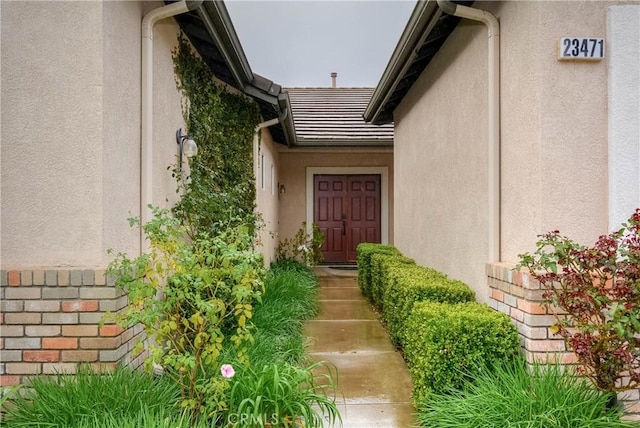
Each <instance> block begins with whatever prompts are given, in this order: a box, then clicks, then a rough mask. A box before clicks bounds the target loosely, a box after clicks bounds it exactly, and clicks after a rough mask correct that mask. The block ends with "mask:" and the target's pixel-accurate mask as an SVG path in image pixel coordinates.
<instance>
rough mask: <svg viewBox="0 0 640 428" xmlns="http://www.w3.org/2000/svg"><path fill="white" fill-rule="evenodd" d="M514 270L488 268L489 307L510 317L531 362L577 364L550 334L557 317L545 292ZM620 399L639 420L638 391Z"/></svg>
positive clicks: (503, 266) (500, 266) (504, 266)
mask: <svg viewBox="0 0 640 428" xmlns="http://www.w3.org/2000/svg"><path fill="white" fill-rule="evenodd" d="M514 268H515V264H512V263H490V264H487V279H488V283H489V288H490V296H489V306H491V307H492V308H493V309H495V310H498V311H500V312H502V313H505V314H507V315H509V316H510V317H511V320H512V321H513V323H514V324H515V325H516V328H517V329H518V333H519V335H520V344H521V346H522V352H523V354H524V356H525V357H526V359H527V361H528V362H530V363H531V362H533V361H541V362H546V361H557V360H559V361H561V362H562V363H563V364H575V363H576V362H577V359H576V356H575V354H574V353H573V352H570V351H567V350H566V348H565V344H564V340H563V339H562V338H561V337H559V336H556V335H554V334H553V333H552V332H551V331H550V330H549V328H550V327H551V326H552V325H553V324H554V323H555V316H554V314H553V313H552V312H549V311H547V310H546V309H545V308H544V307H543V306H542V304H541V303H542V293H543V292H544V290H543V289H542V288H541V285H540V283H539V282H538V281H537V280H535V279H533V278H532V277H531V276H530V275H529V274H528V273H526V272H520V271H516V270H514ZM618 399H619V400H621V401H622V402H623V403H624V406H625V410H626V411H627V412H628V413H629V414H630V416H631V418H632V419H635V420H640V392H639V390H632V391H626V392H624V393H620V394H618Z"/></svg>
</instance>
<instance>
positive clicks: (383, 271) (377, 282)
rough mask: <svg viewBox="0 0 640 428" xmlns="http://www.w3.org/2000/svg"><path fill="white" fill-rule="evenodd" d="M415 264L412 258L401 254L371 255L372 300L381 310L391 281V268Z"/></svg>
mask: <svg viewBox="0 0 640 428" xmlns="http://www.w3.org/2000/svg"><path fill="white" fill-rule="evenodd" d="M415 264H416V262H415V260H413V259H412V258H409V257H405V256H401V255H399V254H380V253H376V254H373V255H372V256H371V300H372V301H373V304H374V306H375V307H376V308H377V309H378V310H379V311H380V312H382V310H383V307H384V294H385V290H386V288H387V284H388V283H389V277H388V274H389V268H391V267H392V266H399V267H402V266H407V265H415Z"/></svg>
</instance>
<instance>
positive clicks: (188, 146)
mask: <svg viewBox="0 0 640 428" xmlns="http://www.w3.org/2000/svg"><path fill="white" fill-rule="evenodd" d="M176 143H178V152H179V153H180V163H179V164H178V167H179V169H182V155H184V156H186V157H187V158H192V157H194V156H195V155H197V154H198V145H197V144H196V142H195V141H193V138H191V137H190V136H189V135H186V134H183V133H182V128H180V129H178V130H177V131H176Z"/></svg>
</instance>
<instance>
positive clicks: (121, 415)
mask: <svg viewBox="0 0 640 428" xmlns="http://www.w3.org/2000/svg"><path fill="white" fill-rule="evenodd" d="M317 293H318V284H317V279H316V277H315V276H314V274H313V272H312V271H311V270H310V269H308V268H306V267H305V266H303V265H300V264H299V263H281V264H276V265H275V266H273V268H272V269H271V270H270V272H269V274H268V276H267V278H266V282H265V295H264V296H263V300H262V303H260V304H257V305H256V306H255V310H254V314H253V319H252V321H253V322H254V325H255V330H254V331H253V335H254V343H253V344H252V345H251V346H249V349H248V357H249V361H250V367H249V368H247V369H245V368H243V367H242V366H241V365H240V364H238V363H237V359H236V357H235V355H234V354H233V351H232V350H228V351H226V352H223V355H221V360H220V361H221V362H222V363H230V364H232V365H233V366H234V367H235V368H236V375H235V376H234V377H233V378H232V379H230V384H231V389H230V390H229V391H228V393H229V408H228V410H227V411H226V412H222V413H221V414H219V415H218V421H219V422H221V423H223V425H221V426H238V427H249V426H264V425H265V423H269V422H272V421H273V415H277V419H278V421H279V422H283V421H282V419H285V418H286V417H287V416H291V415H297V416H301V417H303V418H304V421H305V426H307V427H320V426H323V425H322V424H323V423H324V422H325V421H326V420H330V421H339V420H340V416H339V413H338V410H337V408H336V406H335V404H334V400H333V397H332V395H331V392H332V391H333V386H332V383H331V378H330V377H329V376H327V375H318V374H314V373H317V371H315V372H314V369H316V368H317V365H314V366H311V367H304V366H305V365H306V364H308V361H307V360H306V358H305V355H306V354H305V347H306V343H305V336H304V332H303V325H304V321H305V320H307V319H309V318H312V317H313V316H315V315H316V314H317V313H318V298H317ZM215 375H219V374H218V373H216V374H215ZM30 387H31V390H30V391H31V392H29V393H28V394H27V395H26V396H25V397H21V396H20V395H19V394H15V393H14V394H12V396H11V398H10V400H8V401H9V402H7V403H5V404H7V406H6V409H7V412H8V413H7V415H6V417H5V420H4V422H2V423H1V426H2V427H7V428H13V427H36V428H44V427H58V428H71V427H74V428H93V427H96V428H152V427H153V428H156V427H159V428H187V427H190V428H204V427H205V426H206V427H211V426H212V425H211V422H210V423H208V424H207V423H205V422H193V421H189V420H188V419H187V418H186V417H183V416H182V412H181V409H180V407H179V399H180V392H179V390H178V387H177V386H176V384H175V383H174V382H173V381H172V380H171V378H170V377H169V376H162V377H160V378H154V377H152V376H151V375H149V374H147V373H144V372H139V371H131V370H130V369H128V368H126V367H118V368H117V369H116V370H115V371H114V372H113V373H102V374H98V375H96V374H94V373H93V372H92V371H91V370H90V369H89V368H88V367H84V368H80V370H79V372H78V374H77V375H75V376H74V375H60V376H57V381H56V379H55V378H54V377H34V378H33V379H32V381H31V385H30ZM327 393H328V395H327ZM251 415H253V418H254V419H253V420H251V419H247V418H250V417H251ZM222 418H224V420H222ZM243 418H245V419H243ZM248 422H253V423H248ZM234 423H235V425H234ZM224 424H227V425H224ZM229 424H230V425H229ZM215 426H218V425H215ZM278 426H285V425H278ZM291 426H292V425H291Z"/></svg>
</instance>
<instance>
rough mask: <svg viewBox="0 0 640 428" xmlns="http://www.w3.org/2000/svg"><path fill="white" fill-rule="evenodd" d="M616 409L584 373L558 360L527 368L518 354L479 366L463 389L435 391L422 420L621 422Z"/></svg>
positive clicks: (452, 423) (437, 427)
mask: <svg viewBox="0 0 640 428" xmlns="http://www.w3.org/2000/svg"><path fill="white" fill-rule="evenodd" d="M620 416H621V415H620V412H619V410H618V409H609V408H607V398H606V396H603V395H602V394H599V393H598V392H597V391H596V390H594V389H592V388H591V387H590V385H589V384H588V383H586V382H585V380H584V379H582V378H579V377H576V376H575V375H574V374H573V373H570V372H568V371H567V369H566V368H563V367H561V366H559V365H537V364H536V365H534V366H533V367H531V368H530V370H527V368H526V366H525V363H524V361H522V360H521V359H516V360H515V361H513V362H510V363H507V364H499V365H496V366H494V367H491V368H490V369H481V370H478V372H477V373H476V375H475V378H474V380H473V382H471V383H470V384H469V385H468V386H467V388H465V389H464V390H462V391H458V390H453V389H450V390H448V391H446V393H439V394H433V395H432V396H431V397H430V398H429V400H428V401H426V402H425V403H424V406H423V407H422V408H421V409H419V413H418V417H417V418H418V420H419V421H420V422H421V424H422V426H426V427H432V428H454V427H455V428H458V427H470V428H471V427H473V428H475V427H486V428H492V427H494V428H511V427H514V428H515V427H521V428H525V427H527V428H529V427H530V428H538V427H539V428H543V427H544V428H574V427H592V428H622V427H630V426H637V425H633V424H631V423H626V422H621V421H620Z"/></svg>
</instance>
